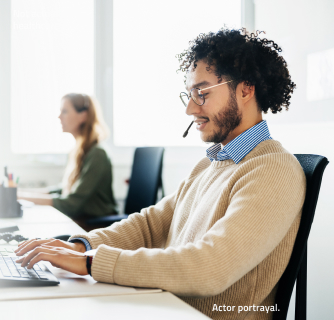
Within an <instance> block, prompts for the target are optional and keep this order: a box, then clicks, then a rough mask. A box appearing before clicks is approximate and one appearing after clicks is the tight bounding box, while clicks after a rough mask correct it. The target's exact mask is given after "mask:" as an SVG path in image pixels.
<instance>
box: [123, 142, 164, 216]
mask: <svg viewBox="0 0 334 320" xmlns="http://www.w3.org/2000/svg"><path fill="white" fill-rule="evenodd" d="M163 154H164V148H162V147H145V148H137V149H136V150H135V154H134V158H133V165H132V172H131V177H130V184H129V189H128V194H127V197H126V201H125V208H124V213H126V214H130V213H134V212H139V211H140V210H141V209H143V208H147V207H149V206H151V205H154V204H155V203H156V200H157V195H158V190H159V188H160V187H161V188H162V178H161V177H162V162H163Z"/></svg>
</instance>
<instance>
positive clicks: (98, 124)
mask: <svg viewBox="0 0 334 320" xmlns="http://www.w3.org/2000/svg"><path fill="white" fill-rule="evenodd" d="M62 99H67V100H69V101H70V102H71V103H72V105H73V107H74V109H75V110H76V111H77V112H79V113H80V112H87V121H86V122H85V123H83V124H82V125H81V126H80V128H79V130H80V131H79V137H78V138H77V139H76V145H75V147H74V149H73V150H72V152H71V153H70V161H69V164H70V163H71V162H72V164H73V166H74V168H73V170H72V172H71V173H70V175H69V178H68V184H67V191H68V192H69V191H70V190H71V188H72V186H73V184H74V183H75V181H76V180H77V179H78V177H79V176H80V173H81V169H82V164H83V161H84V158H85V156H86V154H87V153H88V151H89V150H90V148H91V147H92V146H93V145H95V144H96V143H98V142H100V141H101V140H103V139H105V138H106V137H107V136H108V133H109V130H108V127H107V125H106V124H105V122H104V120H103V118H102V112H101V108H100V106H99V104H98V102H97V101H96V100H94V99H92V98H91V97H90V96H88V95H86V94H80V93H69V94H66V95H65V96H64V97H63V98H62Z"/></svg>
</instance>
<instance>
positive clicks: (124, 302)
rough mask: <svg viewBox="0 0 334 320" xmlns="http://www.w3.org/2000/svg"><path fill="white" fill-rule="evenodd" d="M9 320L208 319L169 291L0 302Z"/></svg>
mask: <svg viewBox="0 0 334 320" xmlns="http://www.w3.org/2000/svg"><path fill="white" fill-rule="evenodd" d="M0 310H1V319H6V320H18V319H25V320H45V319H47V320H59V319H61V320H77V319H80V320H93V319H101V320H103V319H116V320H134V319H136V320H153V319H154V320H157V319H159V320H171V319H182V320H207V319H210V318H208V317H207V316H205V315H204V314H202V313H200V312H199V311H197V310H195V309H194V308H192V307H191V306H189V305H188V304H186V303H185V302H183V301H182V300H180V299H179V298H177V297H175V296H174V295H172V294H171V293H169V292H162V293H154V294H150V293H148V294H141V295H128V296H113V297H91V298H70V299H56V300H54V299H50V300H48V299H47V300H26V301H20V302H19V303H18V302H17V301H6V302H0Z"/></svg>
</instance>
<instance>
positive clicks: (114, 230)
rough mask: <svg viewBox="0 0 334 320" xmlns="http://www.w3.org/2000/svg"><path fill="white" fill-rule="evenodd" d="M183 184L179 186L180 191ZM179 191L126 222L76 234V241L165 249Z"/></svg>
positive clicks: (95, 246) (134, 247)
mask: <svg viewBox="0 0 334 320" xmlns="http://www.w3.org/2000/svg"><path fill="white" fill-rule="evenodd" d="M181 188H182V184H181V185H180V189H181ZM177 196H178V191H176V192H175V193H173V194H171V195H169V196H167V197H164V198H163V199H162V200H161V201H160V202H158V203H157V204H156V205H154V206H150V207H148V208H145V209H142V210H141V211H140V213H138V212H137V213H133V214H131V215H129V217H128V218H127V219H124V220H122V221H120V222H118V223H114V224H113V225H112V226H110V227H108V228H103V229H96V230H93V231H91V232H89V233H87V234H76V235H73V236H72V237H71V238H70V240H71V239H73V238H84V239H86V240H88V241H89V243H90V245H91V247H92V248H93V249H96V248H97V247H98V246H99V245H106V246H109V247H114V248H119V249H123V250H136V249H138V248H141V247H145V248H161V247H163V245H164V243H165V241H166V238H167V235H168V231H169V227H170V224H171V221H172V218H173V213H174V207H175V203H176V199H177Z"/></svg>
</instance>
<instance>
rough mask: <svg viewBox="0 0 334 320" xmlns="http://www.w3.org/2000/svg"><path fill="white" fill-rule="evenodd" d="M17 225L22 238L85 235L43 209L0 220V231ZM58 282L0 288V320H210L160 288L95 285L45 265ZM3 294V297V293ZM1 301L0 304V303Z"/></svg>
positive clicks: (88, 278) (72, 224)
mask: <svg viewBox="0 0 334 320" xmlns="http://www.w3.org/2000/svg"><path fill="white" fill-rule="evenodd" d="M14 225H17V226H18V227H19V228H20V231H21V233H22V234H23V235H25V236H29V237H41V238H44V237H52V236H55V235H59V234H75V233H84V231H83V230H82V229H81V228H80V227H79V226H78V225H76V224H75V223H74V222H73V221H72V220H71V219H70V218H68V217H66V216H65V215H63V214H62V213H60V212H59V211H57V210H56V209H54V208H52V207H47V206H34V207H32V208H28V209H25V210H24V213H23V217H22V218H13V219H0V227H6V226H14ZM50 269H52V272H53V273H54V274H55V275H56V276H57V278H58V279H59V280H60V283H61V284H60V285H59V286H58V287H45V288H36V287H35V288H30V290H29V288H20V287H18V288H0V310H1V318H4V319H8V320H12V319H13V320H14V319H15V320H16V319H21V318H24V319H26V320H30V319H31V320H45V319H48V320H53V319H55V320H59V319H62V320H67V319H68V320H73V319H80V320H84V319H89V320H91V319H95V318H99V317H105V316H106V315H107V316H108V317H109V316H110V317H113V316H114V317H113V318H114V319H117V320H118V319H124V320H125V319H131V320H132V319H145V320H150V319H159V320H160V319H161V320H164V319H166V320H167V319H168V320H169V319H173V318H174V319H182V320H187V319H189V320H190V319H191V320H197V319H198V320H201V319H209V318H208V317H206V316H205V315H203V314H202V313H200V312H199V311H197V310H196V309H194V308H192V307H191V306H189V305H188V304H186V303H185V302H183V301H182V300H180V299H179V298H177V297H175V296H174V295H173V294H171V293H169V292H161V290H160V289H158V290H155V291H153V292H152V291H151V293H148V292H150V291H149V290H148V291H147V293H145V294H144V293H143V292H145V291H146V290H142V291H141V289H140V288H130V287H122V286H115V285H109V284H103V283H97V282H95V281H94V280H93V279H92V278H91V277H89V276H86V277H80V276H76V275H74V274H71V273H69V272H66V271H63V270H60V269H57V268H53V267H50ZM6 293H7V294H6ZM1 298H2V299H1ZM1 300H2V301H1Z"/></svg>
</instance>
